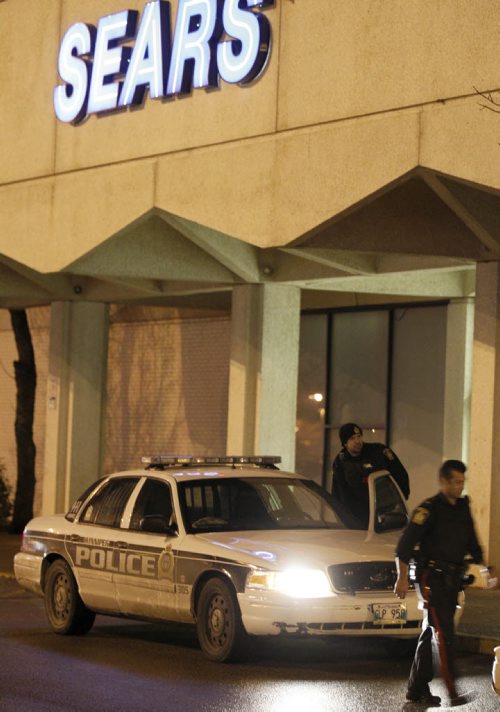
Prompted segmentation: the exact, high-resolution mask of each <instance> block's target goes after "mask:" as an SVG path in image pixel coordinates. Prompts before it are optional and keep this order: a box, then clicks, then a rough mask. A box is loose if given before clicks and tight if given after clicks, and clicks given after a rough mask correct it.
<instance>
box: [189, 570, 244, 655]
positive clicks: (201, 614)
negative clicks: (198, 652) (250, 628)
mask: <svg viewBox="0 0 500 712" xmlns="http://www.w3.org/2000/svg"><path fill="white" fill-rule="evenodd" d="M196 631H197V633H198V640H199V643H200V647H201V649H202V651H203V653H204V655H205V656H206V657H207V658H208V659H209V660H213V661H215V662H219V663H222V662H231V661H234V660H238V659H241V658H242V657H243V655H244V653H245V644H246V643H247V641H248V636H247V634H246V632H245V630H244V628H243V623H242V622H241V613H240V608H239V606H238V601H237V599H236V593H235V591H234V588H233V587H232V586H231V584H230V583H226V582H225V581H223V580H222V579H220V578H212V579H210V580H209V581H207V583H206V584H205V585H204V586H203V588H202V590H201V593H200V597H199V600H198V605H197V608H196Z"/></svg>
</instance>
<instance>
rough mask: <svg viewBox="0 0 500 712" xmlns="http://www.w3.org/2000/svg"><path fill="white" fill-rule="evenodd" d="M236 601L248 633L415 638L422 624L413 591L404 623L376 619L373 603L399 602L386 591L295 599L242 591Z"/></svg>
mask: <svg viewBox="0 0 500 712" xmlns="http://www.w3.org/2000/svg"><path fill="white" fill-rule="evenodd" d="M238 602H239V604H240V609H241V615H242V620H243V625H244V627H245V630H246V631H247V633H250V634H251V635H279V634H280V633H292V634H305V635H315V636H326V635H362V636H366V635H369V636H385V637H387V636H391V637H397V638H416V637H418V635H419V634H420V630H421V626H422V611H420V610H419V608H418V598H417V595H416V593H414V592H411V593H410V594H409V595H408V596H407V598H406V599H405V601H404V604H405V605H406V608H407V616H406V621H405V622H404V623H400V622H394V623H393V622H392V621H391V622H386V623H376V622H375V620H374V615H373V613H372V611H371V605H372V604H377V603H381V604H383V605H384V606H386V607H390V606H399V605H400V604H401V601H400V600H399V599H397V598H396V597H395V596H394V594H392V593H387V592H382V593H377V592H372V593H370V594H366V593H362V594H358V595H356V596H350V595H335V594H332V595H331V596H328V597H327V598H314V599H310V598H309V599H294V598H292V597H290V596H285V595H283V594H278V593H275V592H271V591H265V592H255V591H252V592H249V591H245V592H244V593H240V594H238Z"/></svg>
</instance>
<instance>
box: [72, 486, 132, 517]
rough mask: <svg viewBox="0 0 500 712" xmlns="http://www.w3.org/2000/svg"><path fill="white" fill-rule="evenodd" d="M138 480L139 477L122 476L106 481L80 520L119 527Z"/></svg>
mask: <svg viewBox="0 0 500 712" xmlns="http://www.w3.org/2000/svg"><path fill="white" fill-rule="evenodd" d="M138 481H139V478H138V477H123V478H122V477H120V478H114V479H112V480H109V481H108V482H106V484H105V485H104V487H102V488H101V489H100V490H99V491H98V492H97V493H96V494H95V495H94V496H93V497H92V499H91V500H90V502H89V503H88V504H87V506H86V507H85V509H84V510H83V514H82V516H81V517H80V522H85V523H86V524H98V525H100V526H103V527H119V526H120V522H121V518H122V514H123V510H124V509H125V505H126V504H127V502H128V498H129V497H130V495H131V494H132V491H133V489H134V487H135V485H136V484H137V483H138Z"/></svg>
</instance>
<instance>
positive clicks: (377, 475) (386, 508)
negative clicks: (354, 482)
mask: <svg viewBox="0 0 500 712" xmlns="http://www.w3.org/2000/svg"><path fill="white" fill-rule="evenodd" d="M368 491H369V495H370V519H369V523H368V531H369V532H371V533H374V534H382V533H383V532H389V531H394V530H397V529H403V528H404V527H405V526H406V525H407V524H408V509H407V508H406V503H405V499H404V496H403V493H402V492H401V490H400V489H399V486H398V485H397V484H396V481H395V480H394V478H393V477H392V475H391V474H390V473H389V472H388V471H387V470H379V471H378V472H372V473H371V474H370V475H369V476H368Z"/></svg>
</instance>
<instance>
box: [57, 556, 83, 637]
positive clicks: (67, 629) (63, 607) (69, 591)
mask: <svg viewBox="0 0 500 712" xmlns="http://www.w3.org/2000/svg"><path fill="white" fill-rule="evenodd" d="M45 611H46V613H47V618H48V619H49V623H50V626H51V628H52V630H53V631H54V632H55V633H59V634H60V635H83V634H84V633H88V631H89V630H90V629H91V628H92V625H93V623H94V620H95V613H92V611H89V609H88V608H87V607H86V606H85V604H84V603H83V601H82V599H81V598H80V594H79V593H78V587H77V585H76V581H75V577H74V576H73V574H72V572H71V569H70V568H69V566H68V564H67V563H66V562H65V561H62V560H60V559H59V560H57V561H54V563H52V564H51V565H50V568H49V570H48V572H47V579H46V582H45Z"/></svg>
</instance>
